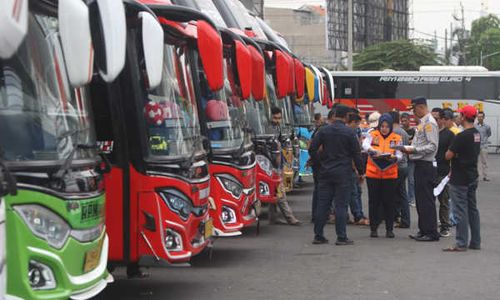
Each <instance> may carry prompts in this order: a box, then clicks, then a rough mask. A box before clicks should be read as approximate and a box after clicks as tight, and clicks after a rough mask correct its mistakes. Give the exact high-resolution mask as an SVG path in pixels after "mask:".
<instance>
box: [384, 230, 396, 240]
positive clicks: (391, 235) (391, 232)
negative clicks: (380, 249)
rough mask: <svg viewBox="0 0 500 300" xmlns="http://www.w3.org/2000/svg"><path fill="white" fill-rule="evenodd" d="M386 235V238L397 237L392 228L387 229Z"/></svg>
mask: <svg viewBox="0 0 500 300" xmlns="http://www.w3.org/2000/svg"><path fill="white" fill-rule="evenodd" d="M385 237H386V238H389V239H393V238H395V237H396V236H395V235H394V232H393V231H392V230H387V231H386V232H385Z"/></svg>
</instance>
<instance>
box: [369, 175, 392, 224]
mask: <svg viewBox="0 0 500 300" xmlns="http://www.w3.org/2000/svg"><path fill="white" fill-rule="evenodd" d="M366 183H367V184H368V207H369V213H370V228H371V230H372V231H375V230H377V228H378V225H379V224H380V223H381V221H382V219H384V220H385V229H386V230H388V231H392V230H393V229H394V214H395V211H396V209H395V194H396V188H397V179H374V178H367V179H366Z"/></svg>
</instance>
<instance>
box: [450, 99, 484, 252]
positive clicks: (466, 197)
mask: <svg viewBox="0 0 500 300" xmlns="http://www.w3.org/2000/svg"><path fill="white" fill-rule="evenodd" d="M459 112H460V115H461V125H462V126H463V128H464V130H463V131H462V132H461V133H459V134H458V135H457V136H456V137H455V139H454V140H453V143H452V144H451V146H450V149H449V150H448V151H447V152H446V159H447V160H451V178H450V193H451V196H452V201H453V203H454V204H453V210H454V213H455V216H456V218H457V226H456V235H455V245H453V246H451V247H448V248H445V249H443V251H446V252H462V251H466V250H467V247H468V248H469V249H473V250H479V249H481V233H480V218H479V210H478V208H477V198H476V191H477V186H478V178H479V173H478V170H477V161H478V156H479V152H480V151H481V133H480V132H479V131H478V130H477V129H476V128H475V127H474V121H475V119H476V116H477V110H476V108H475V107H474V106H471V105H466V106H464V107H463V108H462V109H460V110H459ZM469 229H470V233H471V236H470V240H469Z"/></svg>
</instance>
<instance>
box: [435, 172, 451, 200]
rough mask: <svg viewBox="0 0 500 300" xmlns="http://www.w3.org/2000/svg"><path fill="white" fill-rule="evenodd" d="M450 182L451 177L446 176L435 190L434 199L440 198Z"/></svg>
mask: <svg viewBox="0 0 500 300" xmlns="http://www.w3.org/2000/svg"><path fill="white" fill-rule="evenodd" d="M448 181H450V176H446V177H445V178H443V180H441V182H440V183H439V184H438V186H437V187H435V188H434V197H437V196H439V195H440V194H441V193H442V192H443V190H444V187H445V186H446V185H447V184H448Z"/></svg>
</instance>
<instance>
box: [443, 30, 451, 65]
mask: <svg viewBox="0 0 500 300" xmlns="http://www.w3.org/2000/svg"><path fill="white" fill-rule="evenodd" d="M444 60H445V61H446V64H447V65H449V64H450V53H448V29H447V28H445V29H444Z"/></svg>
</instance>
